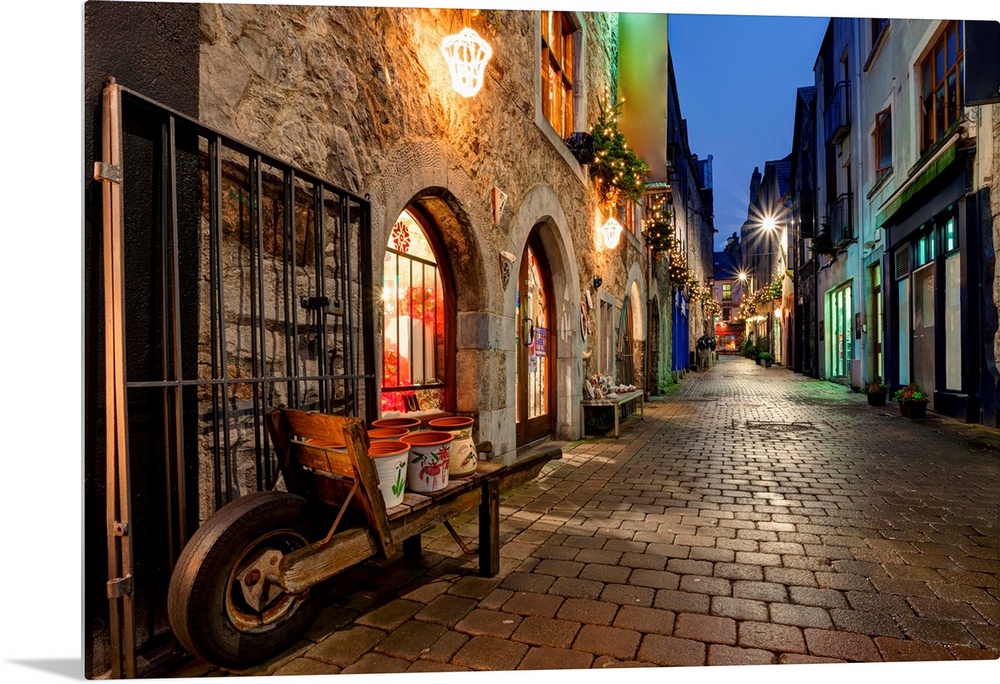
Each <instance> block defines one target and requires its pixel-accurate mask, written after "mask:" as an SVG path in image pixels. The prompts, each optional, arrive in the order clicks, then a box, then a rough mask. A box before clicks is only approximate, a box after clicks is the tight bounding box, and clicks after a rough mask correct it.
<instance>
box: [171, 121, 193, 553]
mask: <svg viewBox="0 0 1000 684" xmlns="http://www.w3.org/2000/svg"><path fill="white" fill-rule="evenodd" d="M168 140H169V147H168V151H169V155H170V156H169V170H170V187H169V191H170V236H171V251H172V253H171V259H170V270H169V271H168V272H169V273H170V280H171V284H172V286H173V287H172V290H171V300H170V305H171V310H172V313H173V316H172V326H171V327H172V336H173V350H174V355H173V366H174V374H173V375H174V377H173V379H174V380H176V381H177V384H176V385H175V386H174V420H175V424H174V448H175V453H174V467H175V469H176V470H175V475H174V479H175V482H174V483H173V485H174V490H173V491H176V499H175V500H174V502H173V506H174V507H175V508H176V510H177V523H176V525H177V527H176V529H177V530H178V532H179V534H178V542H179V546H178V547H177V548H176V549H175V548H173V547H171V548H169V549H168V551H169V554H170V555H169V558H170V561H171V563H170V567H171V568H172V567H173V560H174V559H175V558H177V555H178V554H180V549H182V548H184V544H185V543H186V542H187V529H188V526H187V513H186V506H185V505H184V502H185V501H186V500H187V485H186V483H185V477H184V473H185V472H186V471H187V468H186V467H185V459H184V390H183V387H182V386H181V384H180V381H181V380H183V379H184V365H183V358H182V353H183V352H182V350H181V312H180V309H181V286H180V281H181V267H180V236H179V233H180V229H179V227H178V223H177V122H176V119H175V117H173V116H171V117H170V128H169V132H168ZM167 458H168V461H167V466H168V470H167V472H168V473H169V472H170V471H169V465H170V461H169V459H170V454H169V452H168V453H167ZM168 512H169V508H168ZM172 529H173V528H172ZM170 541H171V543H172V542H173V537H172V536H171V538H170Z"/></svg>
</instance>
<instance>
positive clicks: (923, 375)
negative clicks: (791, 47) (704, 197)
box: [740, 18, 1000, 426]
mask: <svg viewBox="0 0 1000 684" xmlns="http://www.w3.org/2000/svg"><path fill="white" fill-rule="evenodd" d="M996 34H997V24H996V22H975V21H969V22H963V21H936V20H915V19H913V20H905V19H901V20H897V19H891V20H890V19H848V18H834V19H831V20H830V24H829V27H828V29H827V32H826V35H825V37H824V39H823V42H822V45H820V46H818V51H817V57H816V62H815V67H814V73H815V81H814V83H812V84H809V85H806V86H803V87H801V88H799V89H798V90H797V92H796V93H794V107H795V119H794V127H793V134H792V140H791V153H790V155H789V156H788V157H786V158H784V159H781V160H775V161H768V162H766V163H765V165H764V168H765V171H764V173H763V174H760V172H759V171H758V170H755V171H754V174H753V177H752V178H751V181H750V203H749V207H748V212H747V221H746V223H745V224H744V226H743V229H742V231H741V235H740V245H741V249H740V254H741V259H742V261H741V272H742V273H744V274H745V277H747V279H748V280H747V282H748V283H749V291H748V293H747V296H748V297H756V298H755V301H754V302H753V304H752V306H751V307H747V310H746V313H747V315H746V316H745V319H744V328H745V332H746V334H747V335H753V336H755V337H757V338H758V339H761V338H767V339H768V340H769V344H770V345H771V347H772V348H773V352H774V357H775V359H776V360H778V361H780V362H781V363H784V364H786V365H787V366H788V367H790V368H791V369H793V370H794V371H796V372H800V373H805V374H808V375H811V376H813V377H817V378H824V379H828V380H833V381H836V382H840V383H843V384H844V385H848V386H861V385H864V384H865V383H866V382H869V381H871V380H872V379H873V378H875V377H881V378H884V379H885V381H886V382H887V383H888V384H889V385H890V386H893V387H899V386H902V385H906V384H907V383H910V382H917V383H919V385H920V386H921V388H923V390H924V391H925V392H926V393H927V394H928V396H929V397H930V402H931V403H930V406H931V408H932V409H933V410H934V411H936V412H937V413H939V414H942V415H948V416H954V417H957V418H959V419H961V420H966V421H969V422H982V423H984V424H987V425H991V426H997V425H998V424H1000V422H998V421H1000V418H998V413H997V384H998V371H997V355H998V345H1000V341H998V339H1000V338H998V336H997V301H998V282H1000V281H998V280H997V276H996V270H995V249H996V243H997V225H998V216H1000V190H998V185H1000V183H998V182H997V180H998V179H1000V147H998V139H1000V136H998V132H1000V107H998V105H997V103H998V102H1000V95H998V91H1000V82H998V81H997V69H996V66H995V65H996V64H997V63H1000V47H998V45H1000V42H998V36H997V35H996ZM789 96H790V100H791V96H792V94H791V93H789ZM762 265H763V268H762ZM765 288H772V290H771V292H770V293H763V292H762V291H763V290H764V289H765Z"/></svg>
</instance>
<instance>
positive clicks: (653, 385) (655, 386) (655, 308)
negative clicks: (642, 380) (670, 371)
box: [646, 297, 660, 396]
mask: <svg viewBox="0 0 1000 684" xmlns="http://www.w3.org/2000/svg"><path fill="white" fill-rule="evenodd" d="M648 334H649V343H648V344H647V345H646V349H647V353H648V354H649V356H648V357H647V359H646V394H647V395H650V396H651V395H655V394H658V393H659V388H660V304H659V302H658V301H657V299H656V297H653V303H652V306H650V309H649V333H648Z"/></svg>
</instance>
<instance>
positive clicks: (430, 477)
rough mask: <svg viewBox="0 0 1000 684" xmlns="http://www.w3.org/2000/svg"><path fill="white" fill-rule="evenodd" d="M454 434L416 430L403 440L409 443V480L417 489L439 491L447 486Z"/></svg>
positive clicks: (411, 487)
mask: <svg viewBox="0 0 1000 684" xmlns="http://www.w3.org/2000/svg"><path fill="white" fill-rule="evenodd" d="M454 440H455V437H454V435H452V434H451V433H448V432H438V431H436V430H424V431H422V432H413V433H410V434H408V435H407V436H406V437H403V438H402V439H401V440H400V441H401V442H403V443H404V444H408V445H409V446H410V456H409V465H408V466H407V468H406V484H407V486H408V487H409V488H410V490H411V491H414V492H436V491H438V490H441V489H444V488H445V487H447V486H448V468H449V466H450V465H451V443H452V442H453V441H454Z"/></svg>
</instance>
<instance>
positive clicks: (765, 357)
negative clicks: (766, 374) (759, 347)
mask: <svg viewBox="0 0 1000 684" xmlns="http://www.w3.org/2000/svg"><path fill="white" fill-rule="evenodd" d="M757 358H758V359H759V360H760V361H763V362H764V367H765V368H770V367H771V361H772V359H773V357H772V356H771V352H761V353H760V354H759V355H758V356H757Z"/></svg>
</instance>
